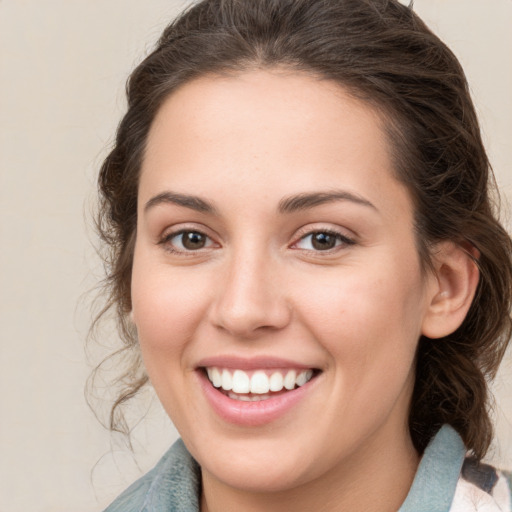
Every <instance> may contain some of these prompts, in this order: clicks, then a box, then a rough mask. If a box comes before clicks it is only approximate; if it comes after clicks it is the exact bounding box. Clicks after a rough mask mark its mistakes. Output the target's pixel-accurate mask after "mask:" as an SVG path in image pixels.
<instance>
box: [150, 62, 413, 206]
mask: <svg viewBox="0 0 512 512" xmlns="http://www.w3.org/2000/svg"><path fill="white" fill-rule="evenodd" d="M383 123H385V119H384V118H383V117H382V116H381V115H380V113H379V112H378V111H377V110H376V109H374V108H372V107H371V106H369V105H367V104H366V103H363V102H362V101H361V100H358V99H356V98H354V97H353V96H352V95H350V94H349V93H348V92H347V91H346V90H345V89H343V88H342V87H341V86H339V85H338V84H336V83H334V82H332V81H329V80H320V79H318V78H316V77H314V76H311V75H308V74H305V73H297V72H290V71H286V70H255V71H251V72H246V73H241V74H238V75H236V76H207V77H202V78H200V79H197V80H194V81H192V82H190V83H187V84H185V85H184V86H182V87H181V88H179V89H178V90H177V91H175V92H174V93H173V94H172V95H170V96H169V98H167V100H166V101H165V102H164V104H163V105H162V107H161V108H160V110H159V112H158V114H157V116H156V118H155V120H154V122H153V125H152V127H151V130H150V133H149V137H148V141H147V146H146V153H145V158H144V162H143V167H142V176H141V181H140V195H141V196H144V197H148V196H149V195H150V194H156V193H158V192H160V191H161V190H157V188H158V187H160V188H166V187H167V188H170V189H175V188H176V187H178V188H180V187H182V188H184V189H186V190H185V191H187V192H188V191H189V190H190V189H193V190H194V191H195V193H196V194H198V195H204V194H206V195H208V194H211V193H213V192H215V191H216V190H219V191H220V190H222V187H223V184H224V183H225V182H226V180H229V181H230V183H232V184H233V185H234V186H238V187H239V190H240V191H244V193H250V192H252V193H253V194H257V193H259V194H267V195H268V193H269V192H268V191H269V190H276V191H277V190H280V191H283V189H284V188H286V189H288V190H287V192H288V194H293V193H301V192H304V191H308V190H311V189H318V188H319V187H321V188H324V189H328V188H336V189H337V188H339V187H340V186H342V187H343V188H344V189H347V190H349V191H352V192H355V193H356V194H359V193H360V192H364V194H365V195H367V196H368V195H369V196H372V197H373V198H374V200H377V202H382V200H383V199H384V200H387V199H390V196H392V195H393V194H395V193H399V194H402V195H403V194H404V189H403V187H402V185H401V184H400V183H399V182H398V181H397V180H396V179H395V178H394V169H393V165H392V159H391V158H390V150H389V149H390V148H389V144H388V140H387V137H386V136H385V132H384V130H383V129H382V127H383ZM386 198H387V199H386ZM374 200H372V202H374ZM393 201H394V200H393V199H391V200H390V206H392V205H393V204H392V203H393ZM241 204H243V202H242V203H241ZM374 204H375V203H374Z"/></svg>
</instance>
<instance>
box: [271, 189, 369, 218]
mask: <svg viewBox="0 0 512 512" xmlns="http://www.w3.org/2000/svg"><path fill="white" fill-rule="evenodd" d="M336 201H349V202H351V203H355V204H359V205H362V206H367V207H369V208H372V209H374V210H376V211H378V210H377V208H376V207H375V205H373V204H372V203H371V202H370V201H368V200H367V199H364V198H363V197H360V196H358V195H356V194H353V193H351V192H347V191H345V190H333V191H329V192H309V193H303V194H297V195H294V196H290V197H286V198H284V199H282V200H281V201H280V202H279V212H280V213H293V212H298V211H302V210H307V209H309V208H313V207H315V206H320V205H322V204H326V203H332V202H336Z"/></svg>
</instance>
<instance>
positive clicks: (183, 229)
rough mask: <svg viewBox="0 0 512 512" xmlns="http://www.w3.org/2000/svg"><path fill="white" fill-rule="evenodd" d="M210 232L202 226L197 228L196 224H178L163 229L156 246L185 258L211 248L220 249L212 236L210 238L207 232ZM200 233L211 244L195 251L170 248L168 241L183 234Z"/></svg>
mask: <svg viewBox="0 0 512 512" xmlns="http://www.w3.org/2000/svg"><path fill="white" fill-rule="evenodd" d="M210 231H211V230H209V229H207V228H206V227H204V226H199V227H198V225H197V224H195V225H190V224H178V225H176V226H171V227H169V228H167V229H165V230H164V231H163V232H162V234H161V235H160V236H159V237H158V240H157V245H162V246H163V247H164V249H165V250H167V251H168V252H171V253H173V254H179V255H185V256H193V255H194V254H199V253H203V252H205V251H208V250H210V249H212V248H217V247H220V244H219V243H218V242H217V241H216V240H215V238H214V236H212V235H211V234H210V233H209V232H210ZM190 232H192V233H200V234H201V235H203V236H205V237H206V238H207V239H208V240H209V241H210V242H211V244H210V245H208V246H207V247H202V248H200V249H196V250H187V249H178V248H176V247H172V246H171V244H170V241H171V240H172V239H173V238H174V237H177V236H179V235H181V234H183V233H190Z"/></svg>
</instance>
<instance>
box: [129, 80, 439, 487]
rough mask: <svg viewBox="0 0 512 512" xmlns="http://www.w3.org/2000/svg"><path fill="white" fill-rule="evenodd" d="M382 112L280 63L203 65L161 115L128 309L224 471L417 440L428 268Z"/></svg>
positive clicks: (168, 387)
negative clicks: (416, 390) (216, 68)
mask: <svg viewBox="0 0 512 512" xmlns="http://www.w3.org/2000/svg"><path fill="white" fill-rule="evenodd" d="M383 122H384V121H383V120H382V119H381V118H380V117H379V115H378V114H377V113H376V112H375V111H374V110H372V109H371V108H370V107H368V106H366V105H365V104H363V103H361V102H359V101H358V100H355V99H353V98H352V97H351V96H349V95H348V94H347V93H346V92H345V91H344V90H343V89H342V88H340V87H339V86H338V85H336V84H333V83H331V82H328V81H319V80H317V79H315V78H313V77H310V76H308V75H305V74H295V73H285V72H284V71H281V72H278V71H253V72H247V73H244V74H241V75H239V76H235V77H228V78H226V77H224V78H220V77H205V78H201V79H198V80H196V81H193V82H191V83H188V84H186V85H184V86H183V87H182V88H181V89H179V90H178V91H176V92H175V93H174V94H173V95H171V96H170V97H169V98H168V99H167V100H166V102H165V103H164V105H163V106H162V107H161V109H160V111H159V113H158V115H157V117H156V119H155V121H154V124H153V126H152V128H151V131H150V134H149V138H148V144H147V150H146V154H145V159H144V162H143V168H142V172H141V179H140V188H139V199H138V226H137V240H136V245H135V257H134V264H133V276H132V277H133V280H132V302H133V316H134V321H135V324H136V327H137V330H138V336H139V340H140V348H141V351H142V356H143V359H144V363H145V365H146V368H147V371H148V374H149V377H150V379H151V381H152V383H153V385H154V387H155V389H156V392H157V394H158V396H159V398H160V400H161V402H162V404H163V406H164V407H165V409H166V410H167V412H168V414H169V415H170V417H171V419H172V420H173V422H174V423H175V425H176V427H177V429H178V430H179V432H180V433H181V435H182V437H183V439H184V441H185V443H186V445H187V447H188V448H189V450H190V451H191V453H192V454H193V456H194V457H195V458H196V459H197V460H198V461H199V463H200V464H201V466H202V470H203V474H204V475H207V476H209V478H211V479H213V480H215V481H217V482H220V483H222V484H223V485H227V486H231V487H237V488H240V489H248V490H285V489H292V488H294V487H296V486H300V485H305V484H306V483H308V482H311V481H313V480H315V479H319V478H322V477H327V476H328V475H332V474H335V473H339V472H343V471H345V470H346V468H348V467H355V466H357V464H359V463H360V462H361V461H363V460H367V459H368V457H370V456H371V455H369V454H372V453H376V452H378V453H383V450H386V449H387V448H384V447H394V448H396V449H399V448H403V447H404V446H406V445H407V446H409V447H410V439H409V437H408V433H407V416H408V405H409V400H410V395H411V391H412V386H413V380H414V370H413V366H414V365H413V363H414V356H415V349H416V345H417V341H418V338H419V336H420V335H421V332H422V323H423V320H424V317H425V314H426V311H427V308H428V304H429V301H430V285H429V283H430V278H429V277H428V276H425V275H423V274H422V271H421V267H420V261H419V257H418V252H417V249H416V246H415V239H414V231H413V208H412V203H411V199H410V197H409V194H408V192H407V190H406V189H405V188H404V186H403V185H402V184H400V183H399V182H398V181H397V180H396V178H395V177H394V175H393V168H392V164H391V159H390V154H389V148H388V145H387V141H386V138H385V135H384V133H383V130H382V123H383ZM398 445H400V446H398Z"/></svg>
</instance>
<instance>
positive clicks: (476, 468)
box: [450, 458, 512, 512]
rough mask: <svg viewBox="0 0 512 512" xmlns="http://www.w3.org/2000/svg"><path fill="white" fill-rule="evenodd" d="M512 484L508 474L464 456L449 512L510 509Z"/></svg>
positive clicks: (496, 511)
mask: <svg viewBox="0 0 512 512" xmlns="http://www.w3.org/2000/svg"><path fill="white" fill-rule="evenodd" d="M511 487H512V477H511V474H510V473H508V472H506V471H499V470H497V469H496V468H494V467H493V466H490V465H489V464H484V463H478V462H477V461H475V460H474V459H472V458H466V459H465V460H464V464H463V465H462V470H461V476H460V478H459V481H458V483H457V487H456V490H455V496H454V499H453V503H452V507H451V509H450V512H469V511H475V512H510V511H512V491H511Z"/></svg>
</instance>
